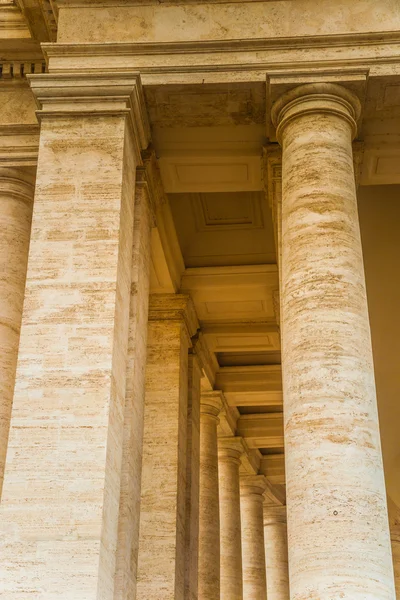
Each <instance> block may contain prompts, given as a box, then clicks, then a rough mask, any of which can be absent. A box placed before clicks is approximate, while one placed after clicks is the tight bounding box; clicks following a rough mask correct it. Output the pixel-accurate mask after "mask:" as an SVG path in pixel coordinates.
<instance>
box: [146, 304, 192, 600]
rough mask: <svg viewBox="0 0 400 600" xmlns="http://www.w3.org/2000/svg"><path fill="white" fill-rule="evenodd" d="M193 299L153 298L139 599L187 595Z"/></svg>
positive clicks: (147, 368)
mask: <svg viewBox="0 0 400 600" xmlns="http://www.w3.org/2000/svg"><path fill="white" fill-rule="evenodd" d="M187 305H188V298H187V297H184V296H179V295H176V296H175V295H173V294H171V295H166V296H161V297H152V300H151V303H150V315H149V318H150V320H149V334H148V352H147V367H146V395H145V417H144V438H143V470H142V500H141V512H140V538H139V563H138V582H137V596H136V597H137V600H157V599H160V600H161V599H164V598H165V597H171V598H174V599H176V600H183V598H184V574H185V506H186V450H187V448H186V441H187V402H188V348H189V345H190V336H189V332H188V329H187V326H186V323H185V315H184V312H185V311H186V310H187ZM193 333H194V332H193Z"/></svg>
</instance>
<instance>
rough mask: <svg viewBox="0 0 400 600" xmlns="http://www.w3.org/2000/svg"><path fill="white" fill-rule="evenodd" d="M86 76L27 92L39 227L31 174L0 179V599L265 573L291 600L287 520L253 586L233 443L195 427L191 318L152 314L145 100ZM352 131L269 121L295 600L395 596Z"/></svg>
mask: <svg viewBox="0 0 400 600" xmlns="http://www.w3.org/2000/svg"><path fill="white" fill-rule="evenodd" d="M96 77H97V76H92V75H91V76H90V77H88V76H87V75H86V74H84V73H82V74H80V75H76V76H71V77H69V79H68V77H66V78H63V79H61V80H59V79H57V76H56V75H48V74H46V75H38V76H36V78H35V79H33V80H32V81H33V87H34V89H35V93H36V95H37V99H38V103H39V105H40V106H41V108H42V113H41V136H40V147H39V157H38V168H37V176H36V190H35V201H34V205H33V220H32V222H33V226H32V228H31V227H30V222H31V217H32V200H33V174H32V173H31V172H30V171H28V170H26V169H10V170H3V169H2V170H1V171H0V203H1V204H0V223H1V224H2V225H3V230H2V232H3V236H2V246H1V248H0V250H1V255H0V261H1V262H0V266H1V269H2V286H1V289H0V349H1V360H0V377H1V381H0V386H1V388H0V389H1V392H2V397H1V403H0V420H1V430H0V434H1V435H0V477H1V470H2V469H3V467H4V461H5V456H6V450H7V458H6V466H5V476H4V485H3V496H2V506H1V518H0V545H1V548H0V550H1V551H0V554H1V556H2V563H3V564H6V565H7V569H6V570H5V571H4V577H2V585H3V589H4V593H5V594H6V595H7V597H8V598H17V597H18V600H28V598H32V597H34V596H35V597H36V596H37V597H39V596H40V597H41V598H43V600H53V598H55V597H58V596H59V593H60V590H62V594H63V598H65V600H70V599H71V600H72V599H74V600H75V599H76V598H85V599H86V598H87V599H88V600H89V599H90V600H92V599H93V600H95V599H98V598H101V599H102V600H116V599H117V598H118V600H126V599H128V598H129V599H130V598H136V599H137V600H150V598H151V599H152V600H157V599H158V598H159V599H160V600H161V598H163V599H164V598H166V597H169V598H174V600H186V599H187V598H191V599H195V598H196V594H197V598H198V599H199V600H214V599H215V600H219V599H220V598H222V599H223V600H228V598H229V600H232V599H235V598H238V599H240V598H241V597H243V596H244V597H245V596H246V594H251V597H252V598H253V597H254V598H256V597H258V596H257V594H261V595H260V598H261V597H262V594H263V593H264V587H265V581H264V576H265V572H266V574H267V576H266V580H267V581H266V586H267V591H268V592H270V585H274V586H276V587H275V590H277V591H276V592H270V595H271V594H274V593H275V594H278V593H279V594H281V597H282V598H285V595H286V597H287V585H286V583H285V581H284V580H285V579H286V576H285V577H282V572H283V569H284V566H285V565H286V558H285V557H286V545H285V542H284V539H283V538H282V536H283V535H284V532H285V527H284V523H283V522H282V515H274V514H273V512H272V513H270V516H269V517H268V518H267V519H266V520H265V518H264V531H265V532H266V531H268V532H269V533H268V535H266V536H265V538H264V544H265V554H266V566H265V568H264V567H263V558H262V557H263V553H261V555H260V548H261V541H260V535H261V534H260V531H262V529H263V526H261V525H260V518H261V511H260V505H261V500H260V498H261V493H260V491H261V490H260V489H259V488H260V486H259V485H258V484H257V485H256V483H255V481H254V480H252V481H251V482H249V481H247V483H246V484H245V485H244V484H242V486H241V483H240V473H239V450H238V448H237V440H236V439H235V440H234V441H232V440H225V441H221V442H220V443H219V447H218V440H217V419H218V413H219V410H220V406H219V404H218V402H220V400H219V401H218V399H217V397H216V395H215V394H214V395H213V394H210V395H209V396H208V397H206V398H205V399H204V398H203V399H202V402H201V405H200V406H199V402H200V394H199V375H198V373H195V371H194V370H193V369H194V368H195V367H194V366H193V362H191V361H192V359H190V358H189V356H190V355H189V352H190V351H193V349H194V348H195V340H196V339H197V337H196V336H197V331H198V323H197V319H196V315H195V313H194V310H193V306H192V304H191V301H190V299H189V298H187V297H186V296H181V295H173V294H171V295H168V296H161V295H160V296H157V297H154V298H152V300H151V302H150V309H149V294H148V290H149V270H150V269H149V261H148V258H149V254H150V249H149V248H150V242H149V240H150V227H151V218H150V214H149V211H150V209H149V198H148V196H147V195H146V194H145V195H144V196H141V192H140V190H139V189H138V186H137V185H136V183H135V175H136V169H137V166H138V164H139V163H140V162H141V159H140V148H145V147H146V145H147V143H148V141H149V134H148V124H147V125H146V123H145V119H143V112H144V111H143V105H142V103H141V101H140V99H139V98H140V93H141V92H140V82H139V81H138V78H137V76H136V75H134V76H133V75H129V74H128V75H127V74H123V75H121V74H112V75H110V74H108V75H107V78H106V79H103V78H102V77H101V76H98V78H97V79H96ZM60 82H61V85H60ZM71 97H73V98H75V99H76V100H79V102H77V104H78V105H79V110H76V106H75V103H73V102H71V101H70V98H71ZM133 103H136V105H135V106H134V107H132V104H133ZM55 107H56V108H55ZM359 112H360V106H359V101H358V99H357V98H356V96H355V95H354V94H353V93H352V92H350V91H348V90H346V89H344V88H343V87H340V86H337V85H331V84H313V85H306V86H301V87H298V88H296V89H294V90H291V91H289V92H288V93H287V94H285V95H284V96H283V97H282V98H280V99H279V100H278V102H277V103H276V104H275V105H274V108H273V111H272V118H273V121H274V123H275V125H276V127H277V138H278V140H279V142H280V143H281V145H282V148H283V172H282V218H281V220H280V222H281V227H282V231H281V235H280V236H279V237H280V239H281V244H282V253H281V254H282V266H281V309H282V361H283V374H284V380H283V388H284V403H285V411H284V415H285V452H286V470H287V473H286V476H287V502H288V556H289V571H290V596H291V599H292V600H301V599H303V598H305V597H307V598H318V599H319V600H331V598H332V597H341V598H344V599H346V598H348V599H353V598H355V597H363V598H368V599H371V600H372V598H374V599H375V598H379V599H380V600H393V598H394V597H395V591H394V580H393V568H392V561H391V551H390V535H389V528H388V519H387V505H386V492H385V484H384V474H383V467H382V457H381V448H380V439H379V424H378V416H377V406H376V397H375V386H374V376H373V364H372V352H371V342H370V332H369V322H368V312H367V302H366V292H365V281H364V271H363V263H362V249H361V242H360V234H359V225H358V216H357V206H356V193H355V184H354V172H353V161H352V147H351V141H352V138H353V137H354V135H355V133H356V129H357V119H358V116H359ZM129 115H130V116H129ZM128 116H129V118H128ZM130 117H132V118H130ZM140 118H142V122H140V123H138V120H140ZM143 202H144V204H143ZM143 211H144V212H143ZM141 215H142V216H141ZM143 215H144V216H143ZM29 238H31V243H30V250H29V260H28V247H29ZM3 245H4V247H3ZM27 263H28V267H27ZM25 282H26V287H25ZM24 295H25V300H24V309H23V312H22V304H23V298H24ZM147 316H148V317H149V319H148V318H147ZM147 321H149V326H148V329H147ZM21 323H22V325H21ZM20 326H21V335H20V336H19V331H20ZM147 330H148V339H147ZM19 337H20V343H19V350H18V338H19ZM17 357H18V364H17ZM16 365H17V367H16ZM189 365H190V369H191V375H190V376H189ZM16 369H17V370H16ZM15 372H16V377H15ZM145 372H146V377H145ZM14 381H15V391H14V394H13V388H14ZM189 382H190V386H191V387H190V389H189ZM12 404H13V406H12ZM11 407H12V418H11V428H10V415H11ZM8 431H9V436H8ZM7 439H8V441H7ZM235 444H236V446H235ZM218 454H219V462H218ZM258 481H259V480H258ZM0 485H1V484H0ZM197 502H198V507H197ZM256 523H258V525H257V524H256ZM251 532H253V533H251ZM256 532H257V533H258V535H256ZM266 538H268V540H267V539H266ZM274 540H275V541H274ZM249 545H251V548H250V546H249ZM196 548H198V562H197V567H196V561H197V558H196V556H193V553H194V554H195V553H196ZM240 548H241V550H240ZM268 557H270V558H268ZM264 560H265V559H264ZM196 570H197V574H198V576H197V578H196ZM278 573H279V575H278ZM2 575H3V573H2ZM270 581H271V582H273V583H270ZM272 589H274V588H272ZM277 597H279V596H277Z"/></svg>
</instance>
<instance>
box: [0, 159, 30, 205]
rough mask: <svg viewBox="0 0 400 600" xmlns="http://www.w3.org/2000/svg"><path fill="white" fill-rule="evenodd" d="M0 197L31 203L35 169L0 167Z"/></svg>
mask: <svg viewBox="0 0 400 600" xmlns="http://www.w3.org/2000/svg"><path fill="white" fill-rule="evenodd" d="M0 182H1V186H0V188H1V195H2V196H8V197H12V198H17V199H20V200H23V201H24V202H33V197H34V193H35V169H34V168H32V167H1V166H0Z"/></svg>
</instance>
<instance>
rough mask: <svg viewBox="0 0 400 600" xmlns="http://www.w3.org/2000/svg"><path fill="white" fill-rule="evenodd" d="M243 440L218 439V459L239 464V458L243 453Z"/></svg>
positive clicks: (238, 438) (234, 438) (235, 438)
mask: <svg viewBox="0 0 400 600" xmlns="http://www.w3.org/2000/svg"><path fill="white" fill-rule="evenodd" d="M244 451H245V448H244V446H243V440H242V438H241V437H220V438H218V459H219V460H223V461H232V462H234V463H237V464H238V465H239V464H240V457H241V456H242V454H243V453H244Z"/></svg>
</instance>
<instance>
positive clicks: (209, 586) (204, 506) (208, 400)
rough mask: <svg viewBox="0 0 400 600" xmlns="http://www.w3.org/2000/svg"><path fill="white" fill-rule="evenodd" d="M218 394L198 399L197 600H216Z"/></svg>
mask: <svg viewBox="0 0 400 600" xmlns="http://www.w3.org/2000/svg"><path fill="white" fill-rule="evenodd" d="M221 408H222V394H221V392H209V393H207V394H202V395H201V399H200V514H199V588H198V591H199V594H198V597H199V600H220V534H219V527H220V521H219V499H218V498H219V495H218V441H217V425H218V422H219V418H218V415H219V413H220V411H221Z"/></svg>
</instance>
